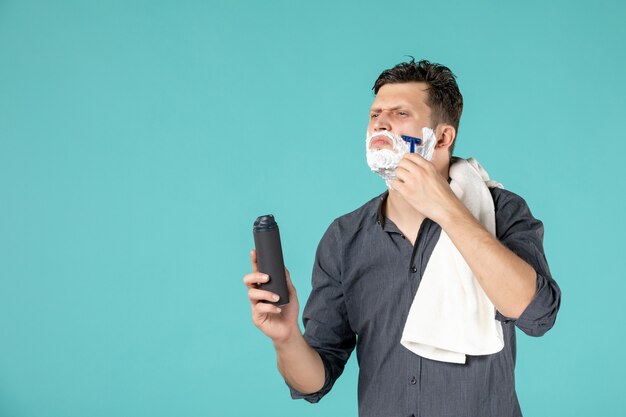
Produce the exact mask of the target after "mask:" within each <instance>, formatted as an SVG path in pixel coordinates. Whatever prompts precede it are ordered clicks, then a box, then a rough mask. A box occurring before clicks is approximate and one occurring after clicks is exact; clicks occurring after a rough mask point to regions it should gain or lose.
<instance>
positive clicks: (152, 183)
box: [0, 0, 626, 417]
mask: <svg viewBox="0 0 626 417" xmlns="http://www.w3.org/2000/svg"><path fill="white" fill-rule="evenodd" d="M624 4H625V3H623V2H619V1H613V2H610V1H594V2H591V1H589V2H583V1H579V2H572V1H552V2H546V1H535V0H531V1H525V2H502V1H482V2H478V1H446V2H432V1H429V2H425V1H414V0H412V1H396V2H392V3H388V4H386V3H384V2H374V1H345V2H338V1H329V0H322V1H316V2H296V1H271V2H260V1H259V2H254V1H216V0H213V1H176V2H175V1H122V0H120V1H92V2H87V1H10V0H3V1H0V416H10V417H31V416H64V417H72V416H87V415H89V416H94V417H95V416H172V415H179V416H241V415H256V416H291V415H300V416H322V415H337V416H339V415H342V416H343V415H346V416H347V415H356V373H357V367H356V361H355V358H354V357H353V358H351V361H350V363H349V365H348V367H347V369H346V372H345V374H344V375H343V376H342V378H341V379H340V380H339V381H338V383H337V385H336V386H335V388H334V389H333V391H332V392H331V393H330V394H329V395H328V396H327V397H325V398H324V399H323V400H322V401H321V402H320V403H319V404H317V405H310V404H308V403H306V402H304V401H292V400H291V399H290V398H289V395H288V392H287V388H286V387H285V385H284V383H283V381H282V379H281V378H280V376H279V374H278V372H277V371H276V365H275V358H274V352H273V348H272V346H271V343H270V341H269V340H268V339H266V338H265V337H264V336H263V335H262V334H261V333H260V332H259V331H258V330H257V329H256V328H255V327H254V326H253V325H252V322H251V320H250V309H249V303H248V300H247V297H246V291H245V288H244V286H243V284H242V282H241V280H242V277H243V275H244V274H245V273H246V272H247V271H248V270H249V269H250V266H249V260H248V251H249V249H251V248H252V247H253V241H252V234H251V226H252V222H253V220H254V219H255V218H256V216H258V215H261V214H266V213H270V212H271V213H274V214H275V215H276V217H277V220H278V222H279V224H280V227H281V233H282V238H283V246H284V252H285V259H286V263H287V266H288V267H289V268H290V270H291V273H292V277H293V279H294V282H295V284H296V286H297V288H298V290H299V295H300V299H301V303H302V304H304V301H305V300H306V298H307V296H308V293H309V291H310V272H311V267H312V262H313V257H314V252H315V248H316V246H317V243H318V242H319V239H320V238H321V236H322V234H323V233H324V231H325V229H326V227H327V226H328V225H329V224H330V222H331V221H332V220H333V219H334V218H335V217H338V216H340V215H342V214H344V213H346V212H348V211H351V210H353V209H355V208H356V207H358V206H360V205H361V204H362V203H364V202H365V201H367V200H369V199H370V198H371V197H373V196H375V195H377V194H378V193H380V192H382V191H383V190H384V184H383V182H382V181H381V180H380V179H379V178H378V177H377V176H376V175H374V174H372V173H371V172H369V170H368V168H367V165H366V163H365V157H364V134H365V128H366V123H367V117H368V113H367V111H368V109H369V106H370V104H371V101H372V99H373V95H372V91H371V86H372V84H373V82H374V80H375V79H376V77H377V76H378V74H379V73H380V72H381V71H382V70H384V69H386V68H389V67H391V66H393V65H395V64H396V63H398V62H400V61H402V60H404V59H405V58H406V57H405V56H406V55H414V56H415V57H416V58H427V59H430V60H432V61H435V62H441V63H443V64H445V65H448V66H449V67H451V68H452V70H453V71H454V72H455V73H456V74H457V76H458V82H459V85H460V88H461V91H462V92H463V94H464V97H465V112H464V115H463V118H462V121H461V126H460V131H459V136H458V145H457V148H456V154H457V155H459V156H464V157H469V156H474V157H476V158H477V159H478V160H479V161H480V162H481V163H482V164H483V166H484V167H485V168H486V169H487V170H488V171H489V172H490V174H491V176H492V177H493V178H495V179H498V180H499V181H501V182H502V183H504V185H505V186H506V187H507V188H508V189H510V190H513V191H515V192H516V193H518V194H520V195H522V196H523V197H524V198H525V199H526V200H527V202H528V203H529V205H530V207H531V208H532V210H533V213H534V214H535V216H536V217H538V218H540V219H542V220H543V221H544V223H545V225H546V237H545V247H546V253H547V257H548V260H549V262H550V265H551V268H552V272H553V275H554V277H555V278H556V280H557V281H558V283H559V284H560V286H561V288H562V290H563V304H562V308H561V312H560V315H559V317H558V320H557V323H556V326H555V328H554V329H553V330H552V331H551V332H549V333H548V334H547V335H546V336H544V337H543V338H540V339H533V338H530V337H528V336H525V335H523V334H522V333H521V332H518V335H519V344H518V363H517V388H518V394H519V397H520V402H521V404H522V410H523V411H524V413H525V415H527V416H551V417H555V416H590V415H602V416H607V417H608V416H623V415H624V414H625V413H626V405H625V403H624V400H623V384H621V383H620V381H623V376H624V374H625V373H626V365H625V361H624V360H623V346H624V342H625V341H626V337H625V331H624V326H623V324H621V323H622V322H621V317H622V316H623V313H624V305H625V303H624V291H625V290H626V284H625V280H624V270H625V266H626V265H625V258H626V257H625V256H624V244H623V242H622V237H623V234H624V232H625V231H626V227H625V223H624V215H623V214H624V208H625V207H624V195H623V192H624V186H623V184H624V181H623V170H622V158H623V155H624V153H625V151H626V149H625V146H624V141H623V135H624V133H623V121H624V110H625V109H626V82H625V81H624V78H623V77H624V74H625V72H626V56H625V53H624V48H623V40H624V39H626V25H624V21H625V20H626V19H625V18H626V7H625V6H624ZM620 184H622V185H620ZM294 413H295V414H294Z"/></svg>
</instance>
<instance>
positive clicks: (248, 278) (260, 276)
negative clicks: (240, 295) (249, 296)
mask: <svg viewBox="0 0 626 417" xmlns="http://www.w3.org/2000/svg"><path fill="white" fill-rule="evenodd" d="M269 280H270V277H269V275H267V274H264V273H262V272H251V273H249V274H246V275H244V277H243V283H244V284H246V287H248V288H253V287H254V286H255V285H260V284H263V283H265V282H268V281H269Z"/></svg>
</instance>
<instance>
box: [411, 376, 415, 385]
mask: <svg viewBox="0 0 626 417" xmlns="http://www.w3.org/2000/svg"><path fill="white" fill-rule="evenodd" d="M409 383H410V384H411V385H415V384H417V379H415V377H414V376H413V377H411V380H410V381H409Z"/></svg>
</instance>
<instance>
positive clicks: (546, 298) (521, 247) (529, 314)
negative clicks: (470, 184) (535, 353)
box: [491, 188, 561, 336]
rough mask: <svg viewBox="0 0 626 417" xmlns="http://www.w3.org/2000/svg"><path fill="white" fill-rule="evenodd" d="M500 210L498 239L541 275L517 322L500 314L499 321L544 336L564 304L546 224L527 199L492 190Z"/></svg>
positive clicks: (497, 219)
mask: <svg viewBox="0 0 626 417" xmlns="http://www.w3.org/2000/svg"><path fill="white" fill-rule="evenodd" d="M491 193H492V196H493V198H494V204H495V209H496V235H497V237H498V239H499V240H500V241H501V242H502V244H504V245H505V246H506V247H507V248H509V249H510V250H511V251H513V252H514V253H515V254H517V256H519V257H520V258H522V259H523V260H525V261H526V262H528V264H529V265H530V266H532V267H533V269H534V270H535V272H536V273H537V291H536V294H535V297H534V298H533V300H532V301H531V303H530V304H529V305H528V307H526V309H525V310H524V312H523V313H522V314H521V315H520V317H518V318H517V319H512V318H509V317H505V316H504V315H502V314H501V313H500V312H499V311H498V312H496V319H497V320H500V321H503V322H513V323H514V324H515V325H516V326H517V327H518V328H519V329H520V330H522V331H523V332H524V333H526V334H527V335H530V336H542V335H544V334H545V333H546V332H547V331H548V330H550V329H551V328H552V326H553V325H554V322H555V320H556V315H557V313H558V311H559V307H560V304H561V290H560V289H559V286H558V285H557V283H556V281H554V279H552V275H551V274H550V269H549V267H548V263H547V261H546V257H545V254H544V249H543V223H541V221H539V220H537V219H535V218H534V217H533V215H532V214H531V212H530V209H529V208H528V205H527V204H526V201H524V199H523V198H521V197H520V196H518V195H517V194H515V193H512V192H510V191H506V190H502V189H497V188H494V189H491Z"/></svg>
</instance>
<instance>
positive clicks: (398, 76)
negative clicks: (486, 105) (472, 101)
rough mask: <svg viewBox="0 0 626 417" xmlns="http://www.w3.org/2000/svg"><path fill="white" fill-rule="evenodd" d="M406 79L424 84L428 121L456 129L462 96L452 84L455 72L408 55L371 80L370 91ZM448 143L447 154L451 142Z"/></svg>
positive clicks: (375, 92) (454, 82) (435, 124)
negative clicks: (409, 57) (405, 60)
mask: <svg viewBox="0 0 626 417" xmlns="http://www.w3.org/2000/svg"><path fill="white" fill-rule="evenodd" d="M408 82H423V83H426V84H427V85H428V100H427V102H426V104H427V105H428V107H430V108H431V110H432V119H433V120H432V123H433V125H434V126H432V127H433V128H435V127H436V126H437V125H438V124H440V123H446V124H449V125H452V126H454V129H455V130H456V131H457V135H458V131H459V122H460V120H461V113H462V112H463V96H462V95H461V91H459V86H458V85H457V84H456V76H455V75H454V74H453V73H452V71H450V68H448V67H445V66H443V65H440V64H436V63H434V62H429V61H426V60H421V61H418V62H415V59H414V58H413V57H411V60H410V61H409V62H402V63H400V64H398V65H396V66H395V67H393V68H391V69H388V70H385V71H383V72H382V74H380V76H379V77H378V79H377V80H376V82H375V83H374V87H373V88H372V89H373V90H374V94H378V90H380V87H382V86H383V85H385V84H398V83H408ZM455 144H456V139H455V141H454V143H453V144H452V146H451V147H450V155H452V151H453V150H454V145H455Z"/></svg>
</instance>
